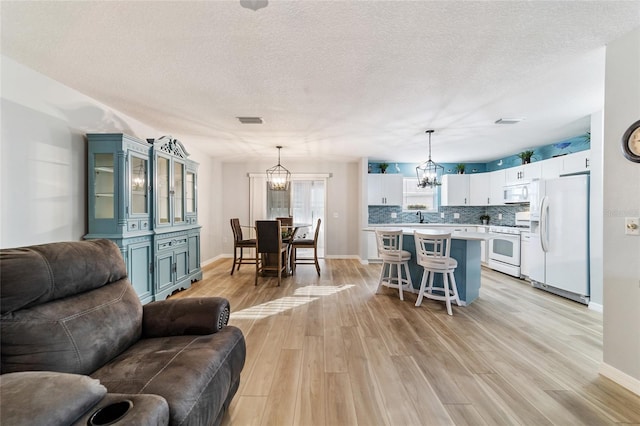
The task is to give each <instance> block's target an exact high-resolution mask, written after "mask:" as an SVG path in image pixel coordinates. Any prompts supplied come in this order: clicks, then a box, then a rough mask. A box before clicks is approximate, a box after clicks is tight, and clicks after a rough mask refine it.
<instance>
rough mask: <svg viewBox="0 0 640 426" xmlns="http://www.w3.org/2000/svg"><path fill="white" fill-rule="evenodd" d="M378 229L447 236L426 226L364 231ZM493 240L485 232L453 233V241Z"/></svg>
mask: <svg viewBox="0 0 640 426" xmlns="http://www.w3.org/2000/svg"><path fill="white" fill-rule="evenodd" d="M376 229H382V230H386V231H389V230H391V229H394V230H396V229H400V230H402V233H403V234H404V235H413V231H418V232H433V233H438V234H446V232H445V231H443V230H442V229H438V227H435V226H434V227H429V226H428V225H427V226H424V225H420V226H397V225H396V226H389V225H384V226H367V227H366V228H364V229H363V231H370V232H374V231H375V230H376ZM490 238H491V235H490V234H487V233H485V232H460V231H457V232H453V233H451V239H454V240H481V241H486V240H488V239H490Z"/></svg>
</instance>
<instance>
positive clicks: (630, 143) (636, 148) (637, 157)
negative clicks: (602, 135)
mask: <svg viewBox="0 0 640 426" xmlns="http://www.w3.org/2000/svg"><path fill="white" fill-rule="evenodd" d="M622 153H623V154H624V156H625V157H626V158H627V160H629V161H633V162H634V163H640V120H638V121H636V122H635V123H633V124H632V125H631V126H629V128H628V129H627V131H626V132H624V135H623V136H622Z"/></svg>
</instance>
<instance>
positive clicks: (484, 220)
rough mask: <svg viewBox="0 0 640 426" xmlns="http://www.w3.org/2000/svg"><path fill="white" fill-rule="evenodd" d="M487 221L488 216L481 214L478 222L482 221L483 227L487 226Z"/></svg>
mask: <svg viewBox="0 0 640 426" xmlns="http://www.w3.org/2000/svg"><path fill="white" fill-rule="evenodd" d="M489 219H491V217H490V216H489V215H488V214H483V215H482V216H480V220H481V221H482V224H483V225H486V224H488V223H489Z"/></svg>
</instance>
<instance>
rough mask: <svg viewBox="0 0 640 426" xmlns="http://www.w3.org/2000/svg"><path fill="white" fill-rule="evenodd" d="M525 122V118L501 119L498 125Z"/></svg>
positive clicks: (498, 120) (497, 122)
mask: <svg viewBox="0 0 640 426" xmlns="http://www.w3.org/2000/svg"><path fill="white" fill-rule="evenodd" d="M522 120H524V118H499V119H497V120H496V124H516V123H519V122H521V121H522Z"/></svg>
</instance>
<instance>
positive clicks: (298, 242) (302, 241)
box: [291, 219, 322, 276]
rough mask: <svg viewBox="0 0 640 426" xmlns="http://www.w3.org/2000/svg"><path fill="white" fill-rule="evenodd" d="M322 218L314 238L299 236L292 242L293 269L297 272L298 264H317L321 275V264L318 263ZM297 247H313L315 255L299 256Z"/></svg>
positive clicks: (317, 225) (319, 220)
mask: <svg viewBox="0 0 640 426" xmlns="http://www.w3.org/2000/svg"><path fill="white" fill-rule="evenodd" d="M321 222H322V220H321V219H318V223H317V224H316V230H315V233H314V236H313V239H308V238H298V239H294V240H293V241H292V242H291V270H292V272H294V273H295V272H296V265H315V266H316V272H317V273H318V276H320V264H319V263H318V234H319V233H320V223H321ZM297 249H313V257H298V253H297Z"/></svg>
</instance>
